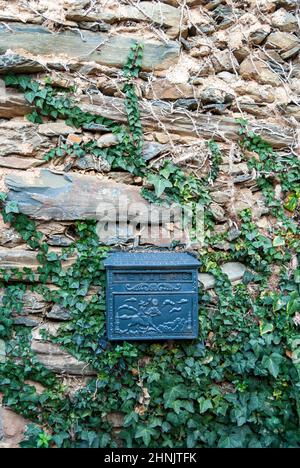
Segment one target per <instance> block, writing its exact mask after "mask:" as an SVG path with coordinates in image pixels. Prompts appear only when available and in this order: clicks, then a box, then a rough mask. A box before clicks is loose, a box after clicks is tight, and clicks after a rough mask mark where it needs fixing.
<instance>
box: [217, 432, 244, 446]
mask: <svg viewBox="0 0 300 468" xmlns="http://www.w3.org/2000/svg"><path fill="white" fill-rule="evenodd" d="M242 446H243V444H242V441H241V439H240V437H239V436H238V434H232V435H227V436H225V437H222V438H221V439H220V440H219V443H218V448H241V447H242Z"/></svg>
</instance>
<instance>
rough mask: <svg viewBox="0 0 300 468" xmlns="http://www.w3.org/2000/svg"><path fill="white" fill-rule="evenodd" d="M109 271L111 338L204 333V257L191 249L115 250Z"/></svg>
mask: <svg viewBox="0 0 300 468" xmlns="http://www.w3.org/2000/svg"><path fill="white" fill-rule="evenodd" d="M105 266H106V270H107V333H108V338H109V339H110V340H160V339H192V338H196V337H197V336H198V266H199V262H198V260H197V259H196V258H195V257H193V256H192V255H190V254H188V253H173V252H147V253H129V252H118V253H112V254H110V255H109V257H108V258H107V259H106V261H105Z"/></svg>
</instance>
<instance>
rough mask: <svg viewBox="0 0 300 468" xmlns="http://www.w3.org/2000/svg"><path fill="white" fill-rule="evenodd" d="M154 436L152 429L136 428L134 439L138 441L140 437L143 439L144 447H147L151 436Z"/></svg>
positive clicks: (145, 427) (154, 432)
mask: <svg viewBox="0 0 300 468" xmlns="http://www.w3.org/2000/svg"><path fill="white" fill-rule="evenodd" d="M155 434H156V431H155V429H153V428H152V427H148V426H138V427H137V430H136V433H135V438H136V439H138V438H140V437H141V438H142V439H143V442H144V444H145V446H146V447H148V446H149V444H150V441H151V438H152V436H154V435H155Z"/></svg>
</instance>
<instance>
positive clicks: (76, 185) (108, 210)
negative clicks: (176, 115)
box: [5, 169, 170, 225]
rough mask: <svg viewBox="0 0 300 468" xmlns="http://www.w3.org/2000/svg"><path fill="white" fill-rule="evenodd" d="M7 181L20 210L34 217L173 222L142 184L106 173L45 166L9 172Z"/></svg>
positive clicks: (44, 218)
mask: <svg viewBox="0 0 300 468" xmlns="http://www.w3.org/2000/svg"><path fill="white" fill-rule="evenodd" d="M5 183H6V185H7V187H8V188H9V193H8V199H9V200H10V201H16V202H17V203H18V206H19V209H20V211H21V212H22V213H24V214H26V215H28V216H31V217H32V218H34V219H40V220H65V221H73V220H80V219H98V220H101V221H104V220H105V221H121V222H122V221H130V220H135V221H136V222H137V223H145V224H148V223H149V222H151V223H152V224H154V225H156V224H160V223H161V222H168V221H170V218H169V215H170V212H169V210H168V209H167V208H166V207H160V206H157V205H152V204H150V203H148V202H147V201H146V200H145V199H144V198H143V197H142V196H141V194H140V187H134V186H130V185H126V184H122V183H117V182H115V181H113V180H110V179H108V178H107V177H103V176H99V177H97V176H88V175H83V174H78V173H72V172H70V173H67V174H64V173H62V174H60V173H59V174H57V173H53V172H51V171H50V170H47V169H42V170H40V171H35V172H32V173H26V174H24V175H23V174H22V175H15V174H10V175H8V176H6V178H5ZM116 218H117V219H116Z"/></svg>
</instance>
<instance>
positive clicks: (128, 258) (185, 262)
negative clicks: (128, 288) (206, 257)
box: [104, 252, 200, 270]
mask: <svg viewBox="0 0 300 468" xmlns="http://www.w3.org/2000/svg"><path fill="white" fill-rule="evenodd" d="M104 265H105V266H106V267H107V268H110V269H111V268H116V269H123V268H126V269H131V268H133V269H135V270H138V269H143V270H144V269H145V268H150V269H151V268H178V269H180V268H195V269H196V268H198V267H199V265H200V262H199V260H197V258H195V257H194V256H193V255H191V254H189V253H187V252H143V253H138V252H134V253H131V252H114V253H111V254H109V256H108V257H107V259H106V260H105V261H104Z"/></svg>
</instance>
